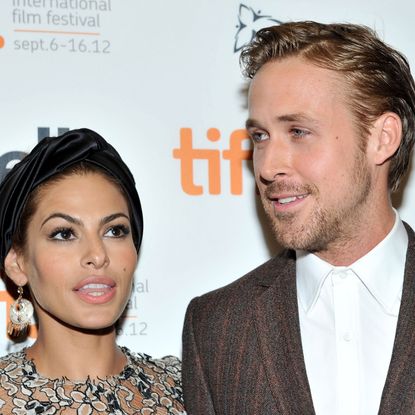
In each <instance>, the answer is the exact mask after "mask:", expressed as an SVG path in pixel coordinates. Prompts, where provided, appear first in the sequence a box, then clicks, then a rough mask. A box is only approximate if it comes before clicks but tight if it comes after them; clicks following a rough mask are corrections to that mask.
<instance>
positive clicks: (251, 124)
mask: <svg viewBox="0 0 415 415" xmlns="http://www.w3.org/2000/svg"><path fill="white" fill-rule="evenodd" d="M275 120H276V121H278V122H310V123H312V124H318V121H317V120H315V119H314V118H311V117H309V116H308V115H305V114H303V113H301V112H298V113H292V114H284V115H277V116H276V117H275ZM255 127H257V128H261V124H260V123H259V121H257V120H255V119H254V118H248V119H247V120H246V123H245V128H246V129H247V130H248V129H249V128H255Z"/></svg>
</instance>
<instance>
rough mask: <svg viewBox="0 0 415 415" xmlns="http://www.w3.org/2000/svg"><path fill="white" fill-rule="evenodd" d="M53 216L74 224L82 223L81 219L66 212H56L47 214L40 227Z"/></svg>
mask: <svg viewBox="0 0 415 415" xmlns="http://www.w3.org/2000/svg"><path fill="white" fill-rule="evenodd" d="M54 218H61V219H64V220H66V221H67V222H69V223H73V224H74V225H82V221H81V220H79V219H76V218H74V217H72V216H71V215H67V214H66V213H61V212H56V213H52V214H51V215H49V216H48V217H47V218H46V219H45V220H44V221H43V222H42V225H41V226H40V227H42V226H43V225H44V224H45V223H46V222H48V221H49V220H51V219H54Z"/></svg>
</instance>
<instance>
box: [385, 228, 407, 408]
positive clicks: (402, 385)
mask: <svg viewBox="0 0 415 415" xmlns="http://www.w3.org/2000/svg"><path fill="white" fill-rule="evenodd" d="M405 226H406V229H407V232H408V252H407V256H406V264H405V276H404V284H403V289H402V300H401V307H400V310H399V318H398V324H397V327H396V335H395V342H394V346H393V352H392V358H391V363H390V366H389V371H388V376H387V378H386V383H385V387H384V389H383V393H382V400H381V405H380V410H379V414H380V415H386V414H392V413H394V414H395V413H402V412H400V410H399V408H400V407H401V405H403V400H404V398H405V397H407V398H409V399H411V400H412V401H413V399H414V397H413V396H411V397H408V396H406V395H407V394H406V393H405V390H407V389H408V386H410V385H413V384H414V382H415V366H414V364H415V278H414V275H415V237H414V232H413V230H412V229H411V228H410V227H409V226H408V225H407V224H406V223H405ZM405 413H406V412H405Z"/></svg>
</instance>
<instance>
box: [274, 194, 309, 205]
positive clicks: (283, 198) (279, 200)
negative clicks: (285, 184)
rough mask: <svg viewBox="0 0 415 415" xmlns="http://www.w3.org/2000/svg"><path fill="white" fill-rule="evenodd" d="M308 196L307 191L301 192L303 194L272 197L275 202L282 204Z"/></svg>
mask: <svg viewBox="0 0 415 415" xmlns="http://www.w3.org/2000/svg"><path fill="white" fill-rule="evenodd" d="M307 196H308V194H307V193H304V194H301V195H283V196H277V197H273V198H271V200H273V201H274V202H276V203H278V204H280V205H289V204H292V203H294V202H296V201H299V200H302V199H304V198H306V197H307Z"/></svg>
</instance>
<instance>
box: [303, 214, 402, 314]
mask: <svg viewBox="0 0 415 415" xmlns="http://www.w3.org/2000/svg"><path fill="white" fill-rule="evenodd" d="M394 211H395V223H394V225H393V227H392V229H391V231H390V232H389V233H388V235H386V237H385V238H384V239H383V240H382V241H381V242H379V243H378V244H377V245H376V246H375V247H374V248H373V249H372V250H371V251H369V252H368V253H367V254H366V255H364V256H363V257H362V258H360V259H358V260H357V261H356V262H354V263H353V264H351V265H350V266H348V267H335V266H333V265H331V264H329V263H328V262H326V261H324V260H322V259H321V258H319V257H318V256H317V255H314V254H311V253H309V252H305V251H296V253H297V263H296V267H297V269H296V274H297V291H298V298H299V300H300V303H301V305H302V307H303V308H304V310H305V311H306V312H309V311H310V310H311V309H312V307H313V305H314V304H315V302H316V301H317V299H318V297H319V295H320V291H321V288H322V286H323V284H324V282H325V280H326V278H327V276H328V275H329V274H330V273H331V272H332V271H333V270H335V269H339V268H342V269H345V268H348V269H352V270H353V272H354V273H355V274H356V275H357V276H358V277H359V279H360V280H361V281H362V283H363V284H364V285H365V287H366V288H367V289H368V291H369V292H370V294H371V295H372V296H373V297H374V298H375V300H376V301H377V302H378V303H379V304H380V305H381V306H382V307H383V309H384V310H385V312H387V313H388V314H398V312H399V304H400V301H398V302H397V301H396V300H397V299H399V300H400V294H401V292H402V285H403V276H404V271H405V258H406V251H407V247H408V234H407V232H406V229H405V227H404V225H403V223H402V221H401V219H400V217H399V214H398V212H397V211H396V210H394Z"/></svg>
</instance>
